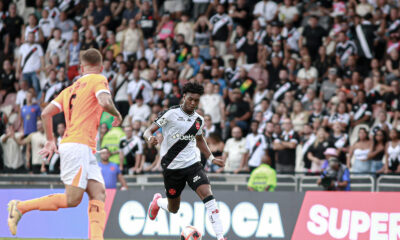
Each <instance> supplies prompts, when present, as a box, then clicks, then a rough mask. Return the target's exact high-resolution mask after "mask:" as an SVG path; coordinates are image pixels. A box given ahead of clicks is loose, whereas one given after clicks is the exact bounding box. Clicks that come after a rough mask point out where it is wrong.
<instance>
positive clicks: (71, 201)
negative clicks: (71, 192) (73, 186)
mask: <svg viewBox="0 0 400 240" xmlns="http://www.w3.org/2000/svg"><path fill="white" fill-rule="evenodd" d="M82 197H83V196H78V197H67V205H68V207H76V206H78V205H79V204H80V203H81V201H82Z"/></svg>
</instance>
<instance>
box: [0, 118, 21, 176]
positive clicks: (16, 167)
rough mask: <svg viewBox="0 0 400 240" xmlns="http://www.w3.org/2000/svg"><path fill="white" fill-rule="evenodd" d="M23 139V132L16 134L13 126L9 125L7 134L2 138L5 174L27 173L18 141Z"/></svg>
mask: <svg viewBox="0 0 400 240" xmlns="http://www.w3.org/2000/svg"><path fill="white" fill-rule="evenodd" d="M20 137H22V133H21V132H17V133H15V131H14V127H13V125H11V124H9V125H8V126H7V129H6V133H5V134H3V135H2V136H1V138H0V139H1V146H2V148H3V152H4V154H3V161H4V172H5V173H20V172H25V166H24V160H23V157H22V152H21V149H20V145H19V143H18V141H17V139H19V138H20Z"/></svg>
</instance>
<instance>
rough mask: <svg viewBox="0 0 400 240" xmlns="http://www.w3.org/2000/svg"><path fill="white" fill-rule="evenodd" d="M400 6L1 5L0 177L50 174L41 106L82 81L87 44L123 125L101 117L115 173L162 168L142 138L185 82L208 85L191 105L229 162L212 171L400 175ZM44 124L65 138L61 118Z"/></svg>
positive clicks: (281, 0)
mask: <svg viewBox="0 0 400 240" xmlns="http://www.w3.org/2000/svg"><path fill="white" fill-rule="evenodd" d="M14 2H16V3H14ZM399 7H400V3H399V2H398V1H394V0H393V1H391V0H358V1H357V0H349V1H341V0H333V1H328V0H308V1H299V0H275V1H272V0H261V1H257V0H247V1H246V0H221V1H218V0H215V1H211V0H193V1H190V0H152V1H150V0H135V1H133V0H126V1H115V0H108V1H107V0H105V1H104V0H95V1H86V0H74V1H72V0H68V1H56V0H47V1H46V0H36V1H33V0H27V1H10V0H9V1H7V0H3V1H0V37H1V41H0V49H1V53H0V61H1V65H0V66H2V68H1V73H0V104H1V108H0V135H1V139H0V140H1V141H0V142H1V153H0V168H1V171H2V172H5V173H10V172H12V173H19V172H21V173H22V172H33V173H45V172H50V173H57V172H58V165H59V160H58V155H55V156H53V158H52V159H51V160H50V162H45V161H43V159H41V157H40V156H39V155H38V150H39V149H40V148H41V147H42V146H43V144H44V142H45V136H44V132H43V126H42V123H41V121H40V114H41V109H43V107H44V106H46V105H47V104H49V103H50V102H51V101H52V99H54V98H55V97H56V96H57V94H59V93H60V92H61V91H62V90H63V89H64V88H66V87H68V86H69V85H71V84H72V83H73V82H74V81H75V80H76V79H77V78H79V72H80V69H79V55H80V52H81V51H84V50H86V49H88V48H92V47H94V48H97V49H99V50H100V51H101V52H102V53H103V54H104V70H103V74H104V75H105V76H106V77H107V79H108V80H109V87H110V90H111V92H112V95H113V98H114V101H115V103H116V106H117V108H118V110H119V111H120V112H121V114H122V115H123V117H124V119H125V120H124V122H123V124H122V126H121V127H114V128H113V127H112V126H111V123H112V121H113V117H112V116H110V115H108V114H106V113H104V114H103V116H102V119H101V123H100V127H99V134H98V149H101V148H107V149H108V150H109V152H110V155H111V156H110V159H109V160H110V162H113V163H115V164H118V165H119V167H120V170H121V171H122V172H123V173H124V174H142V173H151V172H160V171H161V167H160V157H159V154H158V152H159V148H158V147H153V146H151V145H150V144H147V143H146V142H145V141H144V140H143V138H142V134H143V131H144V129H145V128H146V127H147V126H149V124H151V123H152V122H153V121H154V120H155V119H156V118H157V115H158V113H159V112H161V111H163V110H166V109H168V108H170V107H171V106H174V105H178V104H179V103H180V100H181V97H182V94H181V88H182V86H183V85H184V84H185V83H186V82H188V81H197V82H199V83H201V84H203V85H204V88H205V94H204V95H203V96H202V97H201V99H200V105H199V109H198V110H197V111H198V112H199V113H200V114H201V115H203V116H204V120H205V128H204V134H205V136H206V138H207V142H208V144H209V147H210V149H211V151H212V152H213V154H214V156H216V157H221V158H223V159H225V160H226V166H225V168H218V167H217V166H213V165H207V166H205V167H206V169H207V171H209V172H217V173H219V172H233V173H240V172H250V171H253V170H254V169H255V168H257V167H259V166H260V165H261V164H262V162H263V163H264V162H266V163H269V164H267V165H270V166H271V167H272V168H274V169H276V171H277V172H278V173H284V172H294V171H300V172H310V173H320V172H322V171H323V170H324V169H326V167H327V166H328V165H329V164H328V159H330V158H332V157H335V158H336V159H337V160H338V161H339V163H340V165H338V166H339V168H340V169H343V171H344V170H345V169H347V168H348V169H350V170H351V172H358V173H400V165H399V161H400V134H399V129H400V123H399V118H400V115H399V112H400V86H399V80H400V56H399V49H400V11H399ZM178 120H179V119H178ZM181 120H182V121H185V119H181ZM53 125H54V134H55V135H56V136H57V137H58V141H60V140H61V138H62V136H63V134H64V131H65V124H64V119H63V115H62V114H58V115H57V116H55V117H54V119H53ZM157 137H158V138H159V140H162V135H161V133H158V134H157ZM196 154H200V153H196ZM203 158H204V157H203ZM265 158H268V159H265ZM99 159H100V157H99ZM203 160H204V162H206V161H205V159H203Z"/></svg>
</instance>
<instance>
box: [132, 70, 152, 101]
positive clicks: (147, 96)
mask: <svg viewBox="0 0 400 240" xmlns="http://www.w3.org/2000/svg"><path fill="white" fill-rule="evenodd" d="M132 77H133V80H132V81H129V84H128V102H129V105H132V104H133V102H134V101H136V97H137V96H138V95H139V94H142V97H143V100H144V103H146V104H147V103H149V102H150V101H151V99H152V95H153V94H152V92H153V89H152V87H151V85H150V84H149V82H147V81H146V80H144V79H141V78H140V72H139V69H138V68H135V69H133V72H132Z"/></svg>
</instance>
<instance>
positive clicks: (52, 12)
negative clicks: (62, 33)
mask: <svg viewBox="0 0 400 240" xmlns="http://www.w3.org/2000/svg"><path fill="white" fill-rule="evenodd" d="M45 9H46V10H47V11H48V12H49V16H50V18H51V19H53V20H54V21H55V22H57V21H58V18H59V16H60V10H58V8H57V7H56V0H49V2H48V7H46V8H45Z"/></svg>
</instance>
